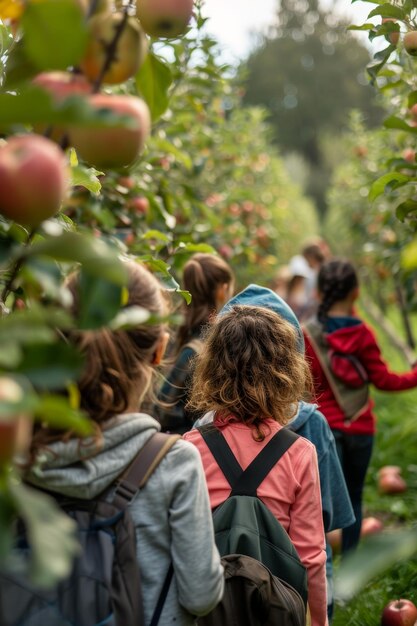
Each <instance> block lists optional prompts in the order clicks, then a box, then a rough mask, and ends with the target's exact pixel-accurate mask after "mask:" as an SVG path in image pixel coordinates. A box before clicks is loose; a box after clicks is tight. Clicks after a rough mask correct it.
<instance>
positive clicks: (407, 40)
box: [404, 30, 417, 57]
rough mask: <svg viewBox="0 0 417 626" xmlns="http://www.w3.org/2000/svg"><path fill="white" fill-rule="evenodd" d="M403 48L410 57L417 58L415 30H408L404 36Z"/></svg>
mask: <svg viewBox="0 0 417 626" xmlns="http://www.w3.org/2000/svg"><path fill="white" fill-rule="evenodd" d="M404 48H405V49H406V51H407V52H408V54H411V56H413V57H414V56H417V30H410V31H409V32H408V33H406V34H405V35H404Z"/></svg>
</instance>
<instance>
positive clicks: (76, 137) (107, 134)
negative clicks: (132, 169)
mask: <svg viewBox="0 0 417 626" xmlns="http://www.w3.org/2000/svg"><path fill="white" fill-rule="evenodd" d="M88 102H89V104H90V105H91V106H92V107H94V108H96V109H109V110H110V111H112V113H115V114H118V115H126V116H129V117H131V118H132V121H133V123H134V127H133V128H131V127H123V126H116V127H113V128H110V127H108V128H86V127H81V126H80V127H75V126H74V127H71V128H70V129H69V137H70V143H71V145H73V146H74V148H75V149H76V151H77V153H78V154H79V156H80V157H82V158H83V159H84V160H85V161H87V162H88V163H90V164H91V165H94V166H95V167H97V168H99V169H100V168H104V169H107V168H109V169H118V168H120V167H123V166H127V165H131V164H132V163H133V161H134V160H135V159H136V158H137V157H138V156H139V154H140V153H141V152H142V150H143V148H144V145H145V140H146V139H147V137H148V135H149V133H150V128H151V117H150V113H149V109H148V107H147V105H146V103H145V102H144V100H141V99H140V98H136V97H135V96H125V95H115V94H105V93H101V94H94V95H92V96H89V97H88Z"/></svg>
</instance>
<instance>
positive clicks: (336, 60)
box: [244, 0, 382, 216]
mask: <svg viewBox="0 0 417 626" xmlns="http://www.w3.org/2000/svg"><path fill="white" fill-rule="evenodd" d="M347 27H348V22H347V21H346V20H345V19H344V18H343V17H341V16H340V13H336V12H335V11H334V7H333V8H332V9H331V10H330V9H324V8H323V7H322V6H321V5H320V3H319V1H318V0H296V1H294V0H281V1H280V2H279V4H278V7H277V12H276V24H275V25H273V26H272V27H271V28H270V32H269V34H268V35H267V36H265V37H264V38H263V39H262V40H261V42H260V44H259V45H258V46H257V47H256V48H255V49H254V50H253V52H252V53H251V54H250V55H249V57H248V59H247V61H246V63H245V70H246V93H245V95H244V103H245V104H246V105H262V106H264V107H265V108H266V109H267V110H268V113H269V120H270V123H271V125H272V127H273V133H274V134H273V140H274V142H275V143H276V144H277V145H278V146H279V147H280V149H281V151H282V152H283V153H284V154H285V155H293V154H294V153H296V154H298V155H301V157H302V158H303V161H304V167H303V168H302V169H303V172H304V185H305V187H304V188H305V191H306V192H307V194H308V195H310V196H311V197H312V198H313V199H314V201H315V203H316V206H317V209H318V212H319V214H320V215H322V216H323V215H324V213H325V211H326V208H327V203H326V189H327V187H328V184H329V181H330V178H331V175H332V171H333V165H334V157H335V154H334V150H332V151H331V153H330V154H329V152H328V146H329V141H328V138H329V137H330V138H331V142H330V143H331V144H333V145H334V142H335V139H336V138H337V137H338V136H339V135H340V132H341V131H342V130H343V129H344V128H346V127H347V125H348V119H349V115H348V114H349V111H350V110H351V109H353V108H355V109H358V110H359V111H360V112H361V113H362V114H363V118H364V123H365V124H366V126H367V127H373V126H375V125H377V124H379V123H380V121H381V117H382V112H381V109H380V108H379V106H378V103H377V99H376V92H375V90H374V88H373V87H371V86H370V85H369V81H368V78H367V76H366V75H365V67H366V65H367V63H368V62H369V60H370V53H369V50H368V49H367V48H366V47H365V45H363V44H362V43H361V42H360V41H359V40H358V39H357V38H356V37H355V35H353V34H351V33H350V32H348V31H347ZM336 158H337V154H336Z"/></svg>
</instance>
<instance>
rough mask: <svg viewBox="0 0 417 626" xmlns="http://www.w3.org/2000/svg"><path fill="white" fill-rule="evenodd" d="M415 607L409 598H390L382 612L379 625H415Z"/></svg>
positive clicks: (416, 613) (416, 610) (416, 612)
mask: <svg viewBox="0 0 417 626" xmlns="http://www.w3.org/2000/svg"><path fill="white" fill-rule="evenodd" d="M416 621H417V607H416V606H415V604H413V602H411V600H403V599H401V600H392V601H391V602H389V603H388V604H387V606H386V607H385V608H384V610H383V612H382V617H381V626H415V623H416Z"/></svg>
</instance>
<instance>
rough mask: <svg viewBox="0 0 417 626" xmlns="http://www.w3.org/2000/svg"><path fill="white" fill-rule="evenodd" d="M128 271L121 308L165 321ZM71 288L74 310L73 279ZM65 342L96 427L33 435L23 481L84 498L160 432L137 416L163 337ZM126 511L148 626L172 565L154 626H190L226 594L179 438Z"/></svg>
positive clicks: (137, 268)
mask: <svg viewBox="0 0 417 626" xmlns="http://www.w3.org/2000/svg"><path fill="white" fill-rule="evenodd" d="M126 267H127V270H128V275H129V282H128V292H129V301H128V306H140V307H143V308H145V309H147V310H149V311H150V312H151V313H153V314H155V315H156V316H163V315H164V314H165V305H164V298H163V294H162V291H161V288H160V285H159V283H158V282H157V280H156V278H155V277H154V276H153V275H152V274H151V273H150V272H148V271H147V270H146V269H145V268H144V267H143V266H141V265H139V264H137V263H134V262H127V264H126ZM68 287H69V289H70V291H71V292H72V294H73V297H74V303H75V305H74V306H75V309H76V308H77V307H76V304H77V301H78V297H77V291H78V281H77V278H76V277H75V276H73V277H72V278H71V279H70V281H69V283H68ZM75 314H77V311H76V310H75ZM68 340H69V341H70V342H71V343H72V344H74V345H75V346H77V347H78V348H79V350H80V351H81V352H82V353H83V354H84V355H85V359H86V361H85V368H84V373H83V374H82V376H81V379H80V381H79V390H80V394H81V407H82V408H83V409H84V410H85V411H86V412H87V413H88V414H89V415H90V417H91V419H92V420H93V421H94V423H95V426H96V430H97V436H96V437H92V438H91V439H89V440H86V441H79V440H78V439H76V438H74V437H72V438H71V436H70V434H68V433H67V434H63V433H59V432H57V431H49V430H48V429H46V428H43V427H39V428H38V430H37V432H36V434H35V437H34V440H33V446H32V453H33V456H34V457H35V460H36V461H37V466H36V469H34V470H33V471H32V470H31V469H29V471H28V475H27V480H28V481H29V482H31V483H33V484H35V485H37V486H39V487H41V488H43V489H46V490H48V491H52V492H56V493H58V494H63V495H65V496H69V497H76V498H81V499H86V500H88V499H90V498H94V497H95V496H97V495H98V494H100V493H101V492H103V491H104V490H105V489H106V488H107V487H109V486H110V485H111V484H112V483H113V482H114V481H115V480H116V479H117V478H118V477H119V476H120V474H121V473H122V472H123V471H124V470H125V468H127V467H128V466H129V465H130V463H131V462H132V461H133V460H134V459H135V457H136V456H137V454H138V452H139V451H140V450H141V448H142V446H143V445H144V444H145V443H146V442H147V441H148V439H149V438H150V437H151V436H152V435H153V434H154V433H155V432H157V431H158V430H159V424H158V422H157V421H156V420H155V419H153V418H152V417H151V416H150V415H146V414H144V413H140V412H139V410H138V409H139V406H140V403H141V399H142V398H143V396H144V394H145V393H146V391H147V389H148V387H149V385H150V381H151V378H152V372H153V369H154V367H155V366H156V365H158V363H159V362H160V360H161V358H162V355H163V352H164V349H165V344H166V340H167V333H166V332H165V328H164V326H163V325H162V324H154V325H142V326H138V327H136V328H132V329H130V330H118V331H112V330H110V329H108V328H102V329H100V330H98V331H84V332H82V331H71V332H70V334H69V336H68ZM130 512H131V516H132V518H133V522H134V524H135V527H136V530H137V533H136V534H137V555H138V563H139V567H140V573H141V578H142V592H143V601H144V612H145V623H146V624H149V623H150V620H151V616H152V614H153V611H154V609H155V606H156V602H157V599H158V597H159V594H160V591H161V587H162V584H163V582H164V579H165V576H166V573H167V571H168V569H169V566H170V563H171V562H172V564H173V568H174V577H173V579H172V582H171V585H170V589H169V593H168V596H167V599H166V601H165V605H164V608H163V611H162V615H161V618H160V621H159V626H168V625H171V624H173V623H174V622H175V624H176V625H177V626H191V625H192V624H194V623H195V617H194V616H196V615H204V614H206V613H208V612H209V611H211V610H212V609H213V608H214V606H215V605H216V604H217V603H218V602H219V600H220V599H221V597H222V592H223V569H222V566H221V564H220V558H219V554H218V552H217V549H216V548H215V544H214V536H213V528H212V524H211V515H210V506H209V501H208V495H207V488H206V485H205V479H204V473H203V470H202V467H201V461H200V459H199V455H198V453H197V451H196V450H195V448H194V447H193V446H191V445H190V444H189V443H187V442H185V441H182V440H179V441H177V442H176V443H175V444H174V446H173V447H172V448H171V449H170V451H169V452H168V453H167V454H166V456H165V457H164V458H163V459H162V461H161V463H160V465H159V466H158V467H157V469H156V470H155V472H154V473H153V474H152V475H151V477H150V478H149V480H148V482H147V483H146V485H145V487H144V488H143V489H141V490H140V492H139V493H138V494H137V495H136V497H135V499H134V500H133V501H132V502H131V504H130ZM93 600H94V598H92V601H93Z"/></svg>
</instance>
